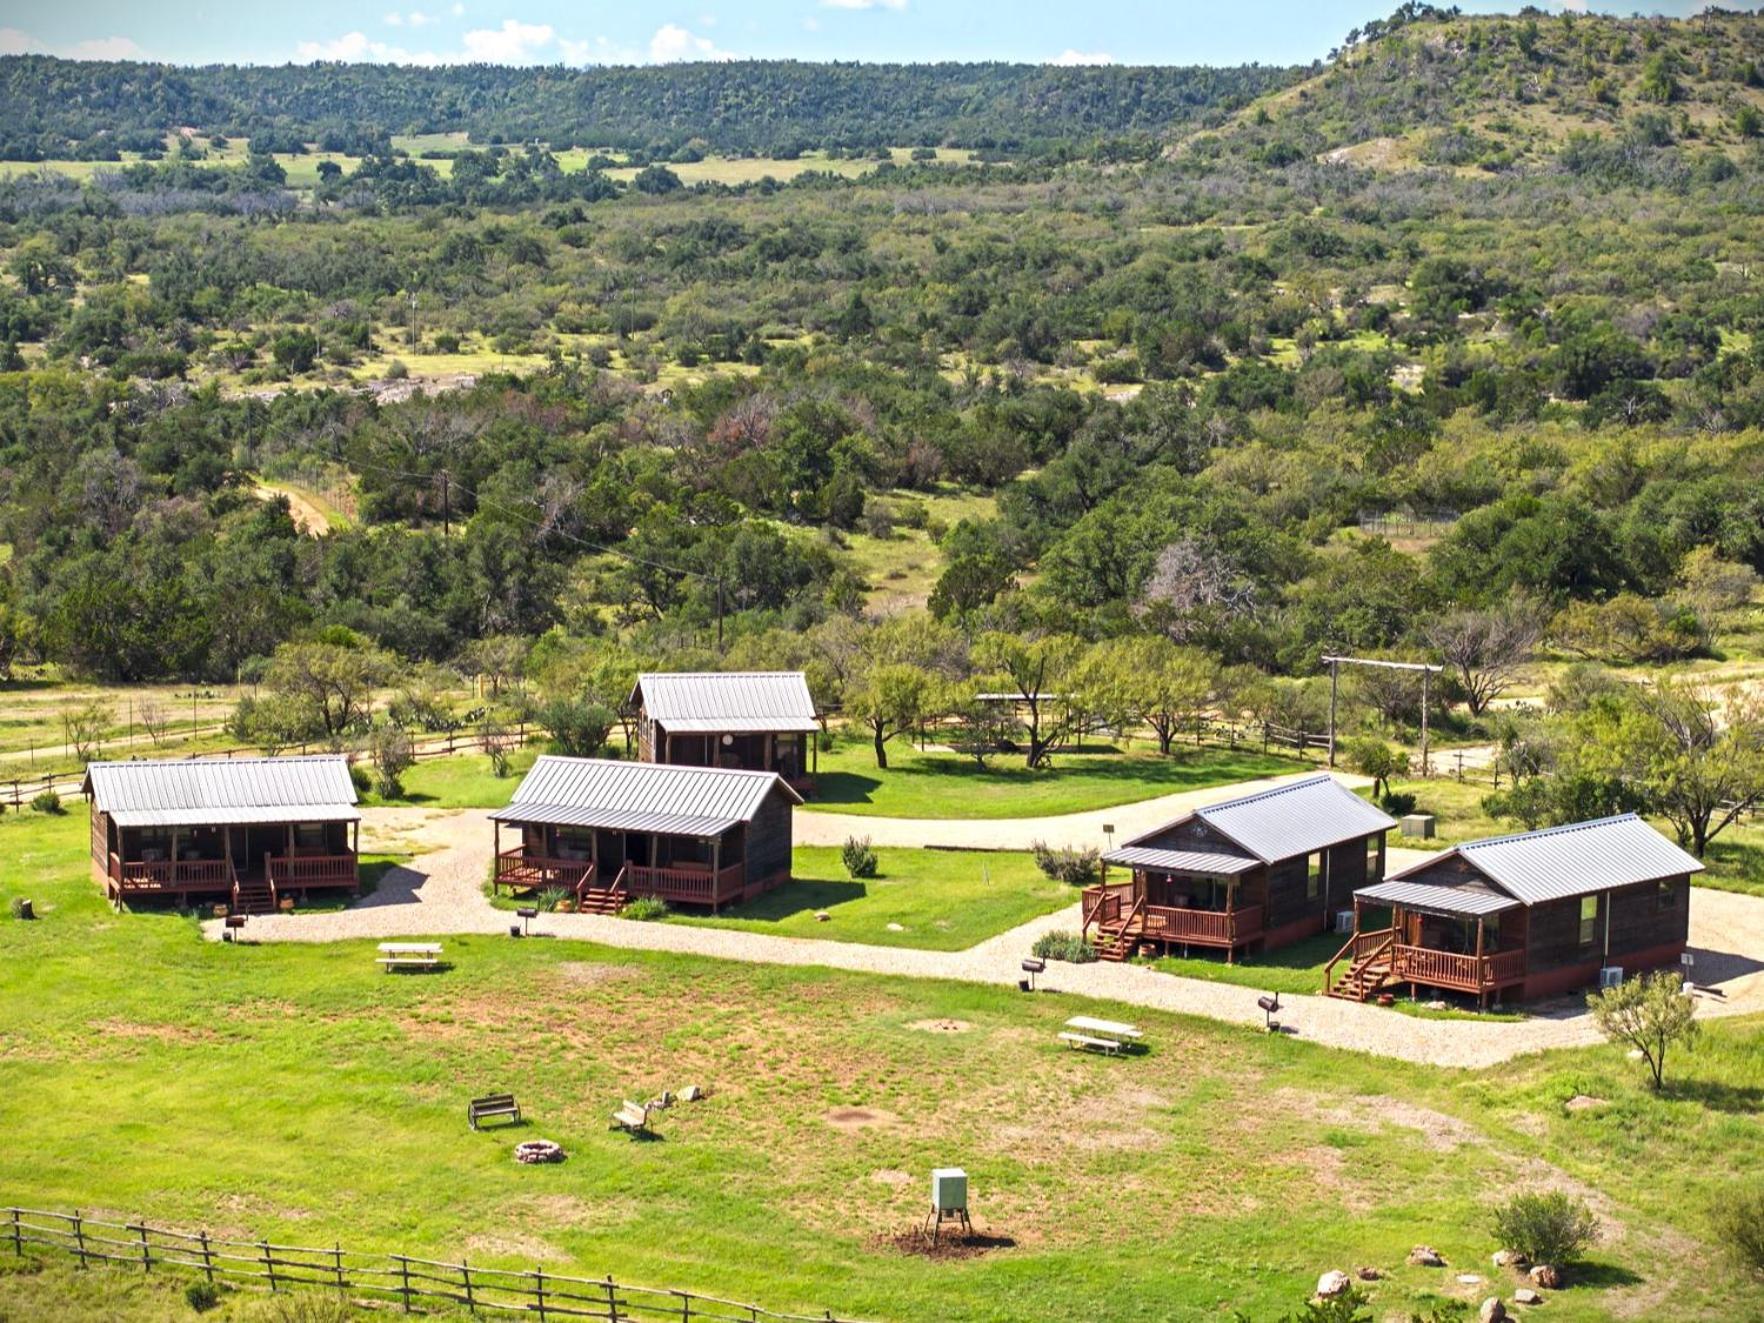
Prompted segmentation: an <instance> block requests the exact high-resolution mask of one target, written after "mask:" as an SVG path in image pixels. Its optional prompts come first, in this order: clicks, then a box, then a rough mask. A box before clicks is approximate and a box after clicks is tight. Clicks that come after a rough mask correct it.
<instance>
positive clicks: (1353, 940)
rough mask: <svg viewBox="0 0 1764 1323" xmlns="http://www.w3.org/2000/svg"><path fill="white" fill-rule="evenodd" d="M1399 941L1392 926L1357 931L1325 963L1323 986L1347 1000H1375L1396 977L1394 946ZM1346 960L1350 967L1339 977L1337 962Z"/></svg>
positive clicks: (1334, 994)
mask: <svg viewBox="0 0 1764 1323" xmlns="http://www.w3.org/2000/svg"><path fill="white" fill-rule="evenodd" d="M1395 945H1396V934H1395V933H1394V932H1391V931H1389V930H1388V929H1387V930H1385V931H1382V932H1372V933H1355V934H1354V936H1352V937H1350V938H1349V939H1348V943H1347V945H1346V946H1344V947H1342V948H1341V950H1340V951H1338V952H1336V954H1335V958H1334V959H1333V960H1331V961H1330V962H1329V963H1328V965H1326V966H1325V967H1324V970H1323V990H1324V991H1325V992H1327V993H1328V994H1329V995H1330V996H1331V997H1340V998H1342V999H1343V1000H1344V1001H1370V1000H1372V998H1374V997H1376V996H1377V995H1378V994H1379V993H1380V992H1383V991H1384V989H1385V987H1386V986H1387V985H1388V984H1389V983H1390V982H1391V981H1392V980H1391V950H1392V948H1393V947H1394V946H1395ZM1344 960H1345V961H1347V968H1346V970H1345V971H1343V973H1342V974H1341V976H1340V977H1339V978H1337V977H1336V976H1335V966H1336V965H1337V964H1339V963H1341V962H1342V961H1344Z"/></svg>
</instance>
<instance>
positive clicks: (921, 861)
mask: <svg viewBox="0 0 1764 1323" xmlns="http://www.w3.org/2000/svg"><path fill="white" fill-rule="evenodd" d="M876 857H877V861H878V862H879V864H880V866H881V867H880V872H879V873H878V875H877V876H875V877H870V878H858V879H852V878H849V877H847V876H846V873H845V868H844V866H843V865H842V864H841V863H840V859H839V851H838V850H837V849H835V848H834V847H832V846H800V847H798V849H797V851H796V855H795V863H794V864H793V866H792V872H793V875H794V877H795V881H793V882H791V883H790V884H789V885H788V886H785V887H780V888H779V889H778V890H776V891H771V892H767V893H766V894H765V895H763V896H760V897H758V898H756V899H754V900H751V901H749V902H747V903H746V904H745V905H740V906H737V907H736V908H734V909H731V910H728V911H726V912H725V913H723V914H719V915H715V916H712V917H706V918H700V917H696V916H695V917H690V918H688V917H686V916H684V915H674V916H673V917H672V918H670V919H669V922H671V923H691V924H696V925H699V926H701V927H706V928H741V929H744V930H746V931H748V932H762V933H776V934H777V935H779V936H781V937H821V938H826V939H828V940H830V941H835V942H866V943H869V944H871V945H874V946H913V947H919V948H922V949H924V950H928V951H961V950H965V949H966V948H968V947H970V946H973V945H974V944H975V943H977V942H983V941H985V940H986V939H987V938H988V937H994V936H996V935H997V934H999V933H1002V932H1006V931H1008V930H1009V929H1011V928H1015V927H1016V926H1017V925H1019V924H1023V923H1027V922H1029V920H1031V919H1034V918H1038V917H1039V916H1041V915H1043V914H1050V913H1052V912H1053V911H1054V910H1058V909H1063V908H1065V907H1066V906H1068V905H1075V904H1076V903H1077V902H1078V892H1077V891H1076V890H1075V889H1074V888H1072V887H1069V886H1067V885H1065V884H1064V883H1062V882H1053V881H1050V880H1049V879H1048V878H1047V877H1046V876H1045V875H1044V874H1043V873H1042V871H1041V870H1040V869H1039V868H1037V867H1036V866H1035V861H1034V860H1033V859H1031V858H1030V857H1029V856H1028V855H1027V854H1016V853H1010V854H1006V853H994V852H986V851H960V850H890V849H878V850H877V851H876ZM819 910H824V911H825V912H826V913H827V914H828V915H829V916H830V917H829V918H828V920H827V922H825V923H822V922H821V921H820V920H819V919H817V918H815V913H816V911H819ZM891 923H892V924H898V925H899V927H900V929H901V931H899V932H893V931H890V930H889V927H888V925H889V924H891Z"/></svg>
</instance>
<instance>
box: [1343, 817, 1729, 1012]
mask: <svg viewBox="0 0 1764 1323" xmlns="http://www.w3.org/2000/svg"><path fill="white" fill-rule="evenodd" d="M1702 870H1703V865H1702V864H1701V863H1700V862H1699V861H1698V860H1696V859H1694V858H1693V857H1692V856H1690V855H1689V854H1687V853H1685V851H1683V850H1681V849H1680V848H1679V847H1678V846H1676V845H1674V844H1673V843H1672V842H1671V841H1669V840H1667V839H1666V838H1665V837H1664V836H1662V835H1661V834H1660V833H1659V832H1657V831H1655V830H1654V829H1653V828H1652V827H1650V826H1649V825H1648V824H1647V823H1646V822H1644V821H1642V820H1641V819H1640V818H1638V817H1637V816H1636V815H1635V814H1633V813H1625V814H1622V815H1620V816H1617V817H1612V818H1600V819H1597V820H1595V821H1592V822H1577V823H1572V824H1570V825H1568V826H1564V827H1549V828H1546V829H1544V830H1543V831H1533V832H1523V833H1520V834H1518V835H1514V836H1497V837H1493V838H1490V839H1487V840H1481V841H1470V842H1468V843H1467V844H1464V845H1460V846H1457V847H1456V848H1455V849H1451V850H1446V851H1444V852H1443V853H1441V854H1440V855H1438V856H1437V857H1435V858H1433V859H1428V860H1426V861H1424V862H1422V863H1419V864H1416V865H1415V866H1413V867H1412V868H1406V869H1404V870H1403V871H1402V872H1400V873H1398V874H1396V875H1395V876H1393V877H1391V878H1390V879H1389V880H1388V881H1386V882H1383V883H1381V884H1379V885H1377V886H1371V887H1364V888H1362V889H1361V890H1359V891H1357V892H1356V893H1355V894H1354V935H1353V936H1352V937H1351V938H1350V939H1349V941H1348V943H1347V945H1346V946H1344V947H1343V948H1342V949H1341V951H1340V953H1339V954H1338V955H1337V956H1336V957H1335V959H1334V960H1332V961H1331V962H1330V964H1329V968H1328V970H1327V972H1326V973H1325V975H1324V987H1325V990H1327V991H1328V992H1330V993H1331V994H1332V995H1335V996H1340V997H1350V998H1353V999H1355V1000H1359V1001H1364V1000H1366V999H1367V998H1368V997H1371V996H1374V995H1376V994H1377V993H1379V992H1381V991H1384V990H1385V989H1387V988H1392V987H1401V986H1402V985H1404V984H1407V985H1408V986H1409V989H1410V991H1411V993H1413V992H1415V991H1416V990H1418V989H1420V988H1423V987H1426V988H1434V989H1438V990H1440V991H1444V992H1455V993H1461V994H1465V995H1468V996H1473V997H1475V998H1477V1000H1478V1001H1479V1002H1481V1003H1487V1002H1488V1001H1489V1000H1490V999H1491V998H1493V999H1497V1000H1498V999H1500V998H1502V997H1517V998H1534V997H1547V996H1553V995H1555V994H1557V993H1563V992H1569V991H1572V990H1573V989H1576V988H1580V987H1584V986H1586V985H1588V984H1590V983H1593V982H1594V981H1595V980H1596V979H1597V978H1598V976H1599V971H1600V970H1601V969H1610V968H1617V969H1621V970H1622V971H1623V972H1624V973H1625V974H1627V973H1632V972H1634V971H1636V970H1644V969H1654V968H1657V967H1659V966H1661V965H1669V964H1672V963H1674V962H1675V961H1677V960H1678V958H1679V956H1680V955H1682V954H1683V952H1684V948H1685V943H1686V941H1688V940H1689V936H1690V879H1691V875H1692V874H1693V873H1700V872H1701V871H1702ZM1338 965H1339V966H1341V972H1340V973H1339V974H1338V973H1337V972H1336V967H1337V966H1338Z"/></svg>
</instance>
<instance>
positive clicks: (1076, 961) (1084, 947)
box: [1030, 932, 1096, 965]
mask: <svg viewBox="0 0 1764 1323" xmlns="http://www.w3.org/2000/svg"><path fill="white" fill-rule="evenodd" d="M1030 949H1031V951H1033V953H1034V954H1036V955H1038V956H1040V957H1041V958H1042V959H1043V960H1064V961H1066V962H1067V963H1068V964H1073V965H1088V964H1090V963H1091V962H1092V961H1093V960H1095V959H1096V948H1095V947H1094V946H1092V945H1091V944H1090V943H1089V942H1088V941H1086V940H1085V939H1084V938H1083V937H1082V936H1081V935H1080V934H1078V933H1068V932H1053V933H1043V934H1042V935H1041V936H1040V937H1037V938H1036V939H1035V945H1034V946H1033V947H1031V948H1030Z"/></svg>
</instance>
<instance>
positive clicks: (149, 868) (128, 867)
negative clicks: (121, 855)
mask: <svg viewBox="0 0 1764 1323" xmlns="http://www.w3.org/2000/svg"><path fill="white" fill-rule="evenodd" d="M110 858H111V867H110V876H111V880H112V881H113V882H115V883H116V885H117V888H118V890H121V891H227V890H230V889H231V888H232V885H233V867H232V865H231V864H229V863H228V862H227V861H226V860H225V859H179V860H177V861H176V862H173V861H172V860H170V859H155V860H132V859H131V860H123V859H118V858H117V857H116V856H115V855H114V854H113V855H112V856H111V857H110Z"/></svg>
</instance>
